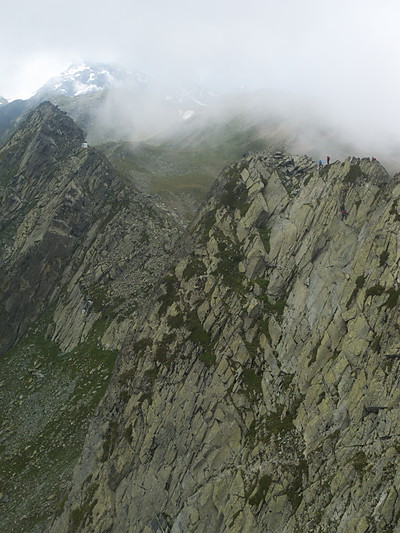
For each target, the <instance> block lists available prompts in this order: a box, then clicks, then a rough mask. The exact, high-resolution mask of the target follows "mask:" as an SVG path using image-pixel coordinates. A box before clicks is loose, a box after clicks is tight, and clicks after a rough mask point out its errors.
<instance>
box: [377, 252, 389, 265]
mask: <svg viewBox="0 0 400 533" xmlns="http://www.w3.org/2000/svg"><path fill="white" fill-rule="evenodd" d="M388 258H389V252H388V251H387V250H384V251H383V252H382V253H381V255H380V256H379V266H381V267H382V266H384V265H385V264H386V261H387V260H388Z"/></svg>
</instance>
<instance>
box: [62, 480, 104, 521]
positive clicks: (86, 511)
mask: <svg viewBox="0 0 400 533" xmlns="http://www.w3.org/2000/svg"><path fill="white" fill-rule="evenodd" d="M98 487H99V485H98V483H92V484H90V485H89V486H88V487H87V488H86V490H85V493H84V496H85V499H84V501H83V503H82V505H81V506H80V507H74V508H73V509H72V511H71V513H70V516H69V525H70V528H71V529H72V531H77V530H78V529H79V528H81V527H82V526H84V525H85V524H86V523H87V522H88V521H90V520H91V518H92V512H93V508H94V506H95V505H96V503H97V499H94V498H93V496H94V494H95V492H96V490H97V489H98Z"/></svg>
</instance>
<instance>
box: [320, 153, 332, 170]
mask: <svg viewBox="0 0 400 533" xmlns="http://www.w3.org/2000/svg"><path fill="white" fill-rule="evenodd" d="M330 160H331V157H330V156H329V155H327V156H326V164H327V165H329V163H330ZM322 167H323V163H322V159H320V160H319V161H318V168H322Z"/></svg>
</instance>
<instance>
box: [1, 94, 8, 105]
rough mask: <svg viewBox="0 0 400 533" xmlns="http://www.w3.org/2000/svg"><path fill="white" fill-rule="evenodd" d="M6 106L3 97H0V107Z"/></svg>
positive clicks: (6, 102)
mask: <svg viewBox="0 0 400 533" xmlns="http://www.w3.org/2000/svg"><path fill="white" fill-rule="evenodd" d="M6 104H8V101H7V100H6V99H5V98H4V97H3V96H1V95H0V106H1V105H6Z"/></svg>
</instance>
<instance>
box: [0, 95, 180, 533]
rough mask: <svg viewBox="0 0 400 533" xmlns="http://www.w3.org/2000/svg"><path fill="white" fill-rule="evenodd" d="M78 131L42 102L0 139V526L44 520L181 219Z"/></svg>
mask: <svg viewBox="0 0 400 533" xmlns="http://www.w3.org/2000/svg"><path fill="white" fill-rule="evenodd" d="M84 140H85V139H84V136H83V133H82V131H81V130H80V129H79V128H77V127H76V125H75V124H74V122H73V121H72V120H71V119H70V118H69V117H68V116H67V115H66V114H65V113H63V112H61V111H60V110H58V109H57V108H56V107H54V106H53V105H52V104H50V103H48V102H47V103H43V104H41V105H40V106H39V107H38V108H37V109H36V110H35V111H33V112H32V113H31V114H30V115H29V116H28V117H27V119H26V120H25V122H24V123H23V124H21V126H20V128H19V129H18V130H17V131H16V132H15V133H14V135H13V136H12V137H11V138H10V140H9V141H8V143H7V144H6V145H5V146H4V147H3V148H2V149H1V150H0V186H1V188H0V204H1V212H0V243H1V248H0V273H1V276H0V354H2V355H1V358H2V364H1V369H0V398H1V403H2V408H3V413H4V419H3V420H2V425H1V429H0V444H1V446H0V471H1V475H2V476H1V477H2V484H1V487H0V493H1V496H0V505H1V506H2V508H1V511H2V512H1V516H2V518H1V519H0V529H1V530H2V531H13V532H15V533H17V532H19V531H23V532H24V533H27V532H28V531H29V532H30V531H43V527H44V526H43V522H44V521H45V520H46V518H47V516H48V514H49V512H50V510H51V508H52V506H53V502H54V500H56V499H57V498H58V491H59V489H60V486H62V485H63V484H65V479H66V478H67V477H68V472H70V470H71V466H72V465H73V464H74V463H75V462H76V458H77V455H78V454H79V452H80V449H81V446H82V440H83V436H84V433H85V431H86V429H85V427H86V426H87V423H88V419H89V417H90V416H91V413H92V412H93V409H94V407H95V406H96V404H97V403H98V401H99V399H100V398H101V396H102V394H103V393H104V390H105V387H106V384H107V381H108V378H109V376H110V372H111V369H112V367H113V363H114V360H115V356H116V354H117V351H118V350H119V348H120V346H121V343H122V340H123V338H124V337H125V335H126V332H127V331H128V330H129V328H130V327H131V325H132V323H133V316H134V315H135V309H136V308H137V307H143V305H144V304H145V302H146V298H147V294H148V293H149V292H150V291H151V290H152V289H153V286H154V284H156V283H157V280H158V279H159V277H160V276H161V275H162V274H163V273H164V271H165V269H166V267H167V265H168V262H169V260H170V258H171V257H172V255H173V254H175V245H174V243H175V241H176V239H177V238H178V236H179V235H180V234H181V231H182V228H181V226H180V225H179V223H178V222H177V221H176V220H175V219H174V218H173V217H171V215H169V214H168V213H167V212H166V211H162V210H160V209H159V208H158V207H157V206H156V205H155V204H154V202H153V201H152V200H151V199H150V198H149V197H146V196H145V195H143V194H142V193H140V192H139V191H138V190H137V189H135V188H134V187H133V186H132V185H131V184H129V183H127V182H126V181H125V180H124V178H122V176H121V175H119V174H118V173H117V172H116V171H115V170H114V169H113V167H112V166H111V164H110V163H109V162H108V160H107V159H106V158H105V157H104V156H103V155H101V154H100V153H99V152H97V151H96V150H95V149H93V148H91V147H87V145H86V144H85V143H84ZM39 502H40V503H39Z"/></svg>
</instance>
